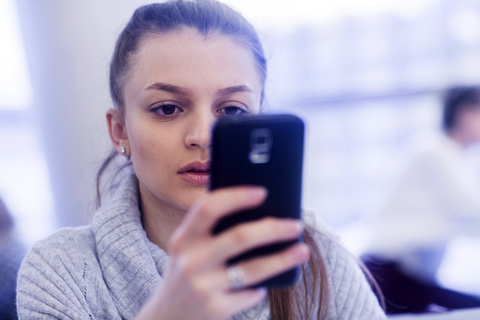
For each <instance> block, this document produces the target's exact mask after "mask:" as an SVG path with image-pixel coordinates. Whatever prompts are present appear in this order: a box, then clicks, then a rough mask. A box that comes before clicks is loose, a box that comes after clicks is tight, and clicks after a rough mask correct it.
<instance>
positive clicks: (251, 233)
mask: <svg viewBox="0 0 480 320" xmlns="http://www.w3.org/2000/svg"><path fill="white" fill-rule="evenodd" d="M302 232H303V224H302V223H301V222H300V221H298V220H296V219H279V218H270V217H269V218H264V219H261V220H257V221H253V222H247V223H243V224H240V225H237V226H235V227H232V228H231V229H229V230H227V231H225V232H223V233H221V234H219V235H217V236H215V237H214V238H213V239H212V242H211V245H209V246H208V248H205V251H207V250H208V251H209V252H205V253H204V254H207V255H208V257H209V259H208V261H206V262H207V263H208V265H207V266H213V265H218V264H219V263H224V262H225V261H227V260H228V259H230V258H233V257H235V256H238V255H240V254H241V253H244V252H246V251H248V250H251V249H254V248H256V247H259V246H263V245H268V244H272V243H275V242H281V241H288V240H294V239H297V238H298V237H299V236H300V235H301V233H302Z"/></svg>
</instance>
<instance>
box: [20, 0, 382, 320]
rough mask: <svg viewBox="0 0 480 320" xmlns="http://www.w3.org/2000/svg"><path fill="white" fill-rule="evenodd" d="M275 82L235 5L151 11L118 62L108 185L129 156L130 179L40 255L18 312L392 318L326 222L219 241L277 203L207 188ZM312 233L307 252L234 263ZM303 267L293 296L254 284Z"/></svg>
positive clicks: (251, 229) (282, 222)
mask: <svg viewBox="0 0 480 320" xmlns="http://www.w3.org/2000/svg"><path fill="white" fill-rule="evenodd" d="M265 80H266V60H265V56H264V53H263V49H262V45H261V43H260V41H259V39H258V35H257V34H256V32H255V30H254V28H253V27H252V26H251V25H250V24H249V23H248V22H247V21H246V20H245V19H244V18H243V17H242V16H241V15H240V14H238V13H237V12H235V11H233V10H232V9H231V8H229V7H228V6H226V5H223V4H221V3H219V2H216V1H210V0H199V1H180V0H179V1H168V2H164V3H156V4H152V5H147V6H143V7H140V8H138V9H137V10H136V11H135V13H134V14H133V16H132V18H131V20H130V21H129V23H128V24H127V26H126V27H125V29H124V30H123V32H122V33H121V34H120V36H119V38H118V40H117V44H116V47H115V51H114V54H113V59H112V62H111V65H110V93H111V96H112V100H113V103H114V108H112V109H109V110H108V111H107V115H106V117H107V124H108V129H109V134H110V138H111V141H112V143H113V146H114V150H113V153H112V154H111V155H110V157H109V158H108V159H107V160H106V161H105V162H104V165H103V166H102V169H101V170H100V172H99V177H98V179H100V177H101V176H102V172H103V171H104V169H105V168H106V167H107V166H109V164H111V163H112V161H113V160H114V159H116V158H118V157H117V155H121V156H123V158H122V160H123V161H122V162H123V163H124V164H125V166H124V168H125V170H126V171H128V173H126V174H125V178H124V179H123V181H122V182H121V183H120V184H119V185H118V186H116V187H115V188H114V189H115V191H114V194H113V195H112V196H111V197H110V200H109V201H108V202H103V203H102V205H101V206H100V208H99V209H98V210H97V212H96V213H95V216H94V219H93V223H92V225H89V226H85V227H81V228H75V229H72V228H67V229H63V230H60V231H58V232H56V233H55V234H53V235H51V236H50V237H48V238H47V239H45V240H42V241H40V242H38V243H37V244H35V246H34V247H33V249H32V250H31V251H30V252H29V253H28V255H27V257H26V258H25V260H24V262H23V264H22V267H21V269H20V272H19V276H18V289H17V304H18V313H19V317H20V318H21V319H32V318H42V319H133V318H135V319H159V318H161V319H164V320H167V319H189V320H192V319H209V320H210V319H218V320H220V319H237V320H241V319H257V320H262V319H263V320H267V319H276V320H293V319H299V318H303V319H331V320H333V319H338V320H340V319H364V320H373V319H384V318H385V314H384V312H383V310H382V309H381V308H380V305H379V303H378V301H377V299H376V297H375V295H374V294H373V293H372V291H371V290H370V287H369V285H368V283H367V280H366V278H365V276H364V274H363V273H362V271H361V269H360V268H359V266H358V264H357V263H356V261H355V259H354V258H353V257H352V256H351V255H350V254H349V253H348V252H346V250H345V249H344V248H342V247H341V246H339V245H338V244H337V243H336V242H335V241H333V240H332V239H331V237H330V236H329V235H328V234H327V232H326V228H325V227H324V226H323V227H322V226H320V225H319V224H317V226H318V227H319V230H320V231H317V230H315V229H314V228H313V227H310V226H308V225H305V226H304V225H303V224H302V223H300V222H298V221H294V220H291V219H276V218H266V219H262V220H259V221H253V222H248V223H245V224H241V225H238V226H235V227H233V228H231V229H228V230H226V231H225V232H222V233H221V234H219V235H216V236H213V235H212V232H211V231H212V229H213V227H214V225H215V224H216V222H217V221H218V220H219V219H221V218H222V217H223V216H225V215H228V214H231V213H234V212H236V211H239V210H242V209H246V208H251V207H255V206H259V205H260V204H261V203H262V202H263V201H264V199H265V198H266V197H267V192H266V190H264V189H263V188H262V187H253V186H243V187H235V188H225V189H222V190H216V191H213V192H207V186H208V180H209V162H210V158H209V157H210V155H209V148H210V145H211V128H212V125H213V124H214V122H215V121H216V120H217V119H218V118H220V117H233V116H240V115H242V114H248V113H251V114H258V113H260V111H261V105H262V102H263V100H264V85H265ZM98 185H99V183H98V184H97V187H98ZM65 214H68V213H65ZM302 234H303V235H304V241H305V242H304V243H298V244H294V245H292V246H290V247H289V248H287V249H286V250H284V251H282V252H279V253H275V254H272V255H269V256H264V257H256V258H253V259H250V260H248V261H242V262H239V263H238V264H236V265H234V266H227V261H228V260H229V259H231V258H232V257H235V256H237V255H238V254H240V253H242V252H246V251H248V250H250V249H252V248H255V247H258V246H261V245H265V244H269V243H275V242H279V241H286V240H290V239H296V238H298V237H299V236H300V235H302ZM307 261H308V262H307ZM296 265H301V266H302V268H303V273H302V276H301V278H300V281H299V282H298V283H297V285H295V286H294V287H291V288H285V289H282V290H269V291H268V292H267V290H266V289H265V288H251V287H250V286H252V285H254V284H256V283H260V282H262V281H263V280H266V279H268V278H270V277H272V276H274V275H277V274H279V273H281V272H284V271H286V270H289V269H291V268H292V267H294V266H296ZM267 294H268V296H267Z"/></svg>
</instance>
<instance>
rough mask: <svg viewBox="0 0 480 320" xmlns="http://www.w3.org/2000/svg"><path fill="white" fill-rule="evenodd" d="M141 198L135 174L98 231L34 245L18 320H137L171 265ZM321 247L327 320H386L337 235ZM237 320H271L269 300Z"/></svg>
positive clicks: (100, 213)
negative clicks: (149, 230) (144, 217)
mask: <svg viewBox="0 0 480 320" xmlns="http://www.w3.org/2000/svg"><path fill="white" fill-rule="evenodd" d="M138 198H139V191H138V181H137V179H136V177H135V176H134V175H131V176H129V177H128V178H126V179H125V181H124V182H123V183H122V184H121V185H120V186H119V188H118V189H117V191H116V192H115V194H114V195H113V196H112V199H111V200H110V201H109V202H108V203H107V204H106V205H104V206H102V207H101V208H99V209H98V210H97V212H96V213H95V216H94V219H93V223H92V225H89V226H85V227H80V228H68V229H62V230H59V231H57V232H56V233H54V234H53V235H51V236H49V237H48V238H46V239H44V240H42V241H40V242H38V243H36V244H35V245H34V246H33V248H32V249H31V250H30V252H29V253H28V254H27V256H26V258H25V259H24V261H23V262H22V266H21V268H20V271H19V275H18V280H17V308H18V314H19V319H134V317H135V316H136V315H137V313H138V312H139V310H140V308H141V307H142V305H143V304H144V303H145V302H146V301H147V300H148V299H149V298H150V297H151V296H152V294H153V292H154V291H155V289H156V288H157V287H158V286H159V285H160V284H161V282H162V277H163V272H164V270H165V268H166V265H167V263H168V260H169V258H168V255H167V254H166V252H165V251H163V250H162V249H160V248H159V247H158V246H156V245H155V244H153V243H152V242H150V241H149V240H148V238H147V236H146V233H145V231H144V229H143V227H142V223H141V214H140V211H139V203H138ZM318 243H319V246H320V250H321V251H322V254H323V256H324V257H325V260H326V266H327V272H328V276H329V277H328V283H329V292H330V304H329V312H328V319H331V320H333V319H365V320H374V319H384V318H386V317H385V315H384V313H383V311H382V309H381V308H380V306H379V304H378V301H377V299H376V297H375V295H374V294H373V293H372V291H371V290H370V286H369V284H368V283H367V281H366V278H365V276H364V274H363V273H362V271H361V269H360V268H359V267H358V265H357V262H356V260H355V259H354V258H353V257H352V256H351V255H350V254H349V253H348V252H346V250H344V249H343V248H342V247H341V246H339V245H338V244H337V243H336V242H335V241H333V240H331V238H330V237H326V236H320V237H319V238H318ZM232 319H234V320H244V319H257V320H266V319H270V311H269V302H268V299H265V300H264V301H262V302H261V303H260V304H258V305H257V306H255V307H253V308H251V309H249V310H245V311H243V312H241V313H239V314H236V315H234V317H233V318H232Z"/></svg>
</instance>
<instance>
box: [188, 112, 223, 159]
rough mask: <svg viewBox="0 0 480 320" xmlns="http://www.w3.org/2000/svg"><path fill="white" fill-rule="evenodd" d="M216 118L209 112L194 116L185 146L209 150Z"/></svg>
mask: <svg viewBox="0 0 480 320" xmlns="http://www.w3.org/2000/svg"><path fill="white" fill-rule="evenodd" d="M215 120H216V118H215V116H214V115H213V114H212V113H211V111H209V112H202V113H200V112H199V113H197V114H192V119H191V121H190V122H189V126H188V128H187V135H186V137H185V145H186V146H187V147H188V148H199V149H201V150H203V149H208V148H209V147H210V145H211V143H212V132H211V131H212V126H213V124H214V122H215Z"/></svg>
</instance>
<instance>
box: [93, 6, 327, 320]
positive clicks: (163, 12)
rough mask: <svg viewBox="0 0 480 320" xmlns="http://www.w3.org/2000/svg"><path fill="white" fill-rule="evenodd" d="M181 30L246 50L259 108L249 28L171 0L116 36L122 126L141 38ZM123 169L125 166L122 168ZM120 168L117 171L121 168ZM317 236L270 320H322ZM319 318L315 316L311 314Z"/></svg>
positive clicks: (114, 81)
mask: <svg viewBox="0 0 480 320" xmlns="http://www.w3.org/2000/svg"><path fill="white" fill-rule="evenodd" d="M181 27H191V28H195V29H196V30H198V31H199V32H200V33H201V34H202V35H203V36H205V37H207V36H209V35H212V34H214V33H217V34H221V35H226V36H229V37H232V39H233V40H235V41H237V42H238V43H239V44H240V45H242V46H244V47H246V48H248V49H250V50H251V51H252V53H253V55H254V58H255V63H256V68H257V71H258V74H259V76H260V80H261V83H262V94H261V101H260V102H261V104H262V103H263V99H264V90H263V88H264V86H265V80H266V75H267V64H266V59H265V55H264V52H263V48H262V45H261V42H260V40H259V38H258V35H257V33H256V31H255V29H254V28H253V26H252V25H251V24H250V23H248V22H247V21H246V20H245V19H244V18H243V17H242V16H241V15H240V14H239V13H237V12H236V11H234V10H232V9H231V8H230V7H228V6H227V5H224V4H222V3H219V2H217V1H214V0H197V1H184V0H174V1H168V2H165V3H155V4H151V5H146V6H142V7H140V8H138V9H137V10H136V11H135V13H134V14H133V16H132V18H131V19H130V21H129V22H128V24H127V26H126V27H125V29H124V30H123V31H122V33H121V34H120V36H119V38H118V40H117V43H116V46H115V51H114V54H113V58H112V61H111V64H110V95H111V97H112V100H113V103H114V105H115V108H116V109H117V110H118V112H119V114H120V118H121V121H122V122H123V121H124V115H125V101H124V92H123V89H124V84H125V81H126V79H127V78H128V73H129V70H130V66H131V62H132V59H133V57H134V55H135V53H136V52H137V50H138V45H139V43H140V41H141V39H142V38H144V37H145V36H147V35H149V34H152V33H167V32H171V31H173V30H177V29H179V28H181ZM116 154H117V153H116V151H115V150H113V151H112V153H110V155H109V156H108V158H107V159H106V160H105V161H104V162H103V164H102V166H101V168H100V170H99V171H98V173H97V205H98V206H99V205H100V204H101V196H100V178H101V176H102V175H103V174H104V172H105V170H106V169H107V167H108V166H109V164H110V163H111V162H112V160H114V158H115V156H116ZM125 166H128V164H126V165H125ZM125 166H123V167H121V168H120V169H119V170H121V169H122V168H124V167H125ZM315 232H317V231H315V230H314V229H313V228H311V227H308V226H307V227H306V229H305V234H304V241H305V243H306V244H307V245H308V246H309V247H310V251H311V257H310V260H309V261H308V263H307V264H306V265H304V266H302V270H303V272H302V276H301V280H300V281H299V283H298V284H297V285H296V286H295V287H294V288H287V289H280V290H269V293H268V295H269V300H270V311H271V317H272V319H274V320H293V319H298V317H299V316H300V317H301V319H311V318H313V317H314V318H316V319H326V316H327V307H328V283H327V274H326V267H325V264H324V260H323V258H322V255H321V253H320V250H319V248H318V245H317V243H316V241H315V239H314V234H315ZM316 308H317V312H316V313H317V314H316V315H315V316H314V315H313V313H314V310H315V309H316Z"/></svg>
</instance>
